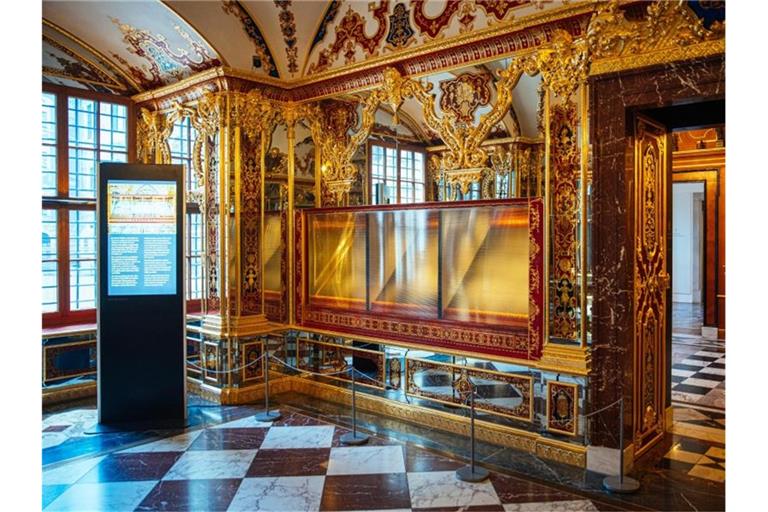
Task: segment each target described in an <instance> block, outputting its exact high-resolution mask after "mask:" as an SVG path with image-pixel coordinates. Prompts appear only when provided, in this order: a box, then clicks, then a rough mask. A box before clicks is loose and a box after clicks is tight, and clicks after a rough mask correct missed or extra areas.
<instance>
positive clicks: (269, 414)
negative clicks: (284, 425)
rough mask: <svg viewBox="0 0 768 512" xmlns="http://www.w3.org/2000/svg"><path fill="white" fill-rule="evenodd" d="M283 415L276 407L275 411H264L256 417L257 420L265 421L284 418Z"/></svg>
mask: <svg viewBox="0 0 768 512" xmlns="http://www.w3.org/2000/svg"><path fill="white" fill-rule="evenodd" d="M282 417H283V415H282V414H280V411H278V410H277V409H275V410H274V411H264V412H260V413H259V414H257V415H256V416H254V418H256V421H263V422H265V423H266V422H270V421H276V420H279V419H280V418H282Z"/></svg>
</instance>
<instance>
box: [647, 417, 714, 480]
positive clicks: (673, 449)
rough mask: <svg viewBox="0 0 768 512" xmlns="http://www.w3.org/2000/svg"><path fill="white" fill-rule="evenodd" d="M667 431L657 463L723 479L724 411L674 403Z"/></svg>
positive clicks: (690, 473) (694, 475)
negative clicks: (661, 453)
mask: <svg viewBox="0 0 768 512" xmlns="http://www.w3.org/2000/svg"><path fill="white" fill-rule="evenodd" d="M672 416H673V421H672V425H671V427H670V428H669V431H668V433H667V437H668V440H667V445H669V446H670V448H669V450H668V451H667V452H666V453H665V454H664V458H663V459H662V461H661V462H660V463H659V466H660V467H665V468H668V469H674V470H676V471H679V472H683V473H685V474H686V475H688V476H692V477H695V478H704V479H706V480H711V481H713V482H725V414H724V413H723V412H716V411H707V410H703V409H694V408H691V407H675V408H674V409H673V413H672Z"/></svg>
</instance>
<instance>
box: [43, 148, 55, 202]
mask: <svg viewBox="0 0 768 512" xmlns="http://www.w3.org/2000/svg"><path fill="white" fill-rule="evenodd" d="M42 164H43V195H44V196H55V195H56V193H57V186H56V146H46V145H43V157H42Z"/></svg>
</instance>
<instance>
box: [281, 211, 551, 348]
mask: <svg viewBox="0 0 768 512" xmlns="http://www.w3.org/2000/svg"><path fill="white" fill-rule="evenodd" d="M542 208H543V203H542V201H541V199H538V198H522V199H507V200H490V201H472V202H464V203H461V202H454V203H423V204H414V205H399V206H398V205H392V206H373V207H370V206H367V207H350V208H325V209H308V210H304V211H302V212H298V213H297V215H298V217H297V233H296V236H297V251H298V254H297V256H298V257H297V262H298V264H297V274H300V275H297V278H296V283H297V290H296V300H297V304H296V311H297V322H298V323H299V324H301V325H304V326H307V327H312V326H314V327H317V328H323V329H326V330H331V331H334V332H340V333H346V334H356V335H367V336H371V337H381V338H386V339H395V340H398V341H402V342H407V343H417V344H427V345H437V346H442V347H445V348H451V349H453V350H461V351H474V352H480V353H493V354H495V355H502V356H508V357H515V358H525V359H531V358H537V357H538V355H539V354H540V350H541V332H542V329H541V325H540V322H541V317H542V311H543V307H542V305H541V299H542V294H541V290H542V288H543V268H542V266H543V254H542V253H543V239H542V237H543V234H542V230H541V219H542Z"/></svg>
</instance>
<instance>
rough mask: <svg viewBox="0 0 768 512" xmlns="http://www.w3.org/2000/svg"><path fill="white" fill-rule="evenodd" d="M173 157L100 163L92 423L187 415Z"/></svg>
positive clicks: (177, 419) (179, 174)
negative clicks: (95, 415)
mask: <svg viewBox="0 0 768 512" xmlns="http://www.w3.org/2000/svg"><path fill="white" fill-rule="evenodd" d="M183 190H184V189H183V170H182V166H180V165H139V164H116V163H103V164H100V165H99V194H98V210H99V221H98V226H99V256H98V260H99V281H98V289H99V305H98V365H97V369H98V403H99V423H102V424H106V425H110V424H128V423H144V424H154V425H158V426H162V425H172V424H174V423H179V424H181V423H183V422H184V421H185V419H186V412H187V408H186V379H185V361H184V351H185V346H184V332H185V318H184V315H185V308H184V272H183V269H184V265H183V261H184V260H183V258H184V254H183V249H184V236H183V235H184V231H183V230H184V228H183V220H184V193H183Z"/></svg>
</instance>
